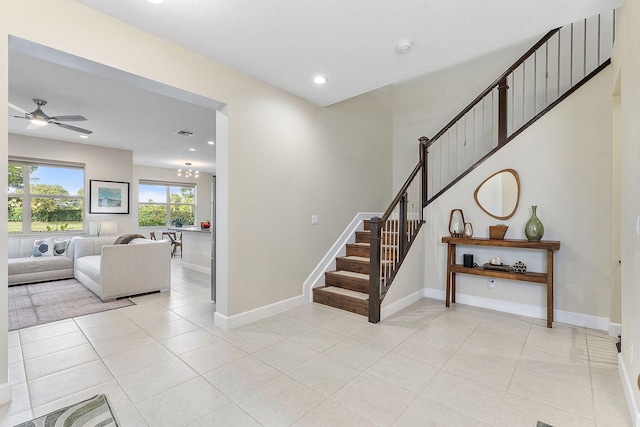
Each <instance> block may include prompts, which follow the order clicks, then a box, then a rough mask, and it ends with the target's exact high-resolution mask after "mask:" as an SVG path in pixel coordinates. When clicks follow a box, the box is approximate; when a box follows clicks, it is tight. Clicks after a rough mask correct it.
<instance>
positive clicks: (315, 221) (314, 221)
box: [311, 215, 320, 225]
mask: <svg viewBox="0 0 640 427" xmlns="http://www.w3.org/2000/svg"><path fill="white" fill-rule="evenodd" d="M318 221H320V217H319V216H318V215H311V225H318Z"/></svg>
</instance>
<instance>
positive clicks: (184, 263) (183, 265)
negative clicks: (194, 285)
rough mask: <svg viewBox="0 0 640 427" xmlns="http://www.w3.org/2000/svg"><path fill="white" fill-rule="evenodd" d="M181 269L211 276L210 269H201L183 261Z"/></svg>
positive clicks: (196, 265)
mask: <svg viewBox="0 0 640 427" xmlns="http://www.w3.org/2000/svg"><path fill="white" fill-rule="evenodd" d="M182 268H186V269H187V270H193V271H197V272H199V273H204V274H211V268H207V267H203V266H201V265H198V264H191V263H188V262H184V261H182Z"/></svg>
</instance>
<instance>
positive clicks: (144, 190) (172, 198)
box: [138, 181, 196, 227]
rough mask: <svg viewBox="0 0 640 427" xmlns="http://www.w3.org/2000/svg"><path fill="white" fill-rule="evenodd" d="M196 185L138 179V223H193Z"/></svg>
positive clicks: (143, 224)
mask: <svg viewBox="0 0 640 427" xmlns="http://www.w3.org/2000/svg"><path fill="white" fill-rule="evenodd" d="M195 194H196V187H195V185H190V184H173V183H169V184H167V183H157V182H147V181H140V184H139V185H138V202H139V203H138V225H139V226H140V227H158V226H161V227H164V226H166V225H167V224H171V225H173V226H177V227H180V226H183V225H193V224H194V220H195V212H196V197H195Z"/></svg>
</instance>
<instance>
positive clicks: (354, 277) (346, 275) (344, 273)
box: [327, 270, 369, 282]
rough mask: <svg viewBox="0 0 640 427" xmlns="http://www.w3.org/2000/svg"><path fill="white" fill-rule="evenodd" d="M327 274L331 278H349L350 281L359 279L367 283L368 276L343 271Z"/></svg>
mask: <svg viewBox="0 0 640 427" xmlns="http://www.w3.org/2000/svg"><path fill="white" fill-rule="evenodd" d="M327 274H328V275H332V276H343V277H350V278H352V279H361V280H366V281H367V282H368V281H369V275H368V274H362V273H356V272H354V271H345V270H338V271H328V272H327Z"/></svg>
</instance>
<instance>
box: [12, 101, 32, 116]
mask: <svg viewBox="0 0 640 427" xmlns="http://www.w3.org/2000/svg"><path fill="white" fill-rule="evenodd" d="M9 108H11V109H13V110H16V111H19V112H20V113H22V114H29V113H28V112H27V111H24V110H23V109H22V108H20V107H18V106H17V105H13V104H12V103H9Z"/></svg>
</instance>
